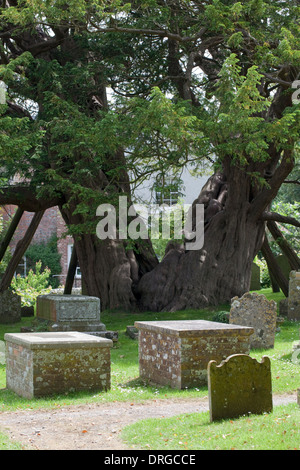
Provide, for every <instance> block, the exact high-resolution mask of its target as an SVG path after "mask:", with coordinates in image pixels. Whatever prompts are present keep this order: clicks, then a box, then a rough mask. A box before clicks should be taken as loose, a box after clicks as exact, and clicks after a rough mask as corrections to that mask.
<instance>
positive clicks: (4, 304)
mask: <svg viewBox="0 0 300 470" xmlns="http://www.w3.org/2000/svg"><path fill="white" fill-rule="evenodd" d="M19 321H21V297H20V296H19V295H17V294H14V293H13V292H12V291H11V290H9V289H8V290H6V291H4V292H2V293H1V294H0V323H3V324H6V323H17V322H19Z"/></svg>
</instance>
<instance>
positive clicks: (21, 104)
mask: <svg viewBox="0 0 300 470" xmlns="http://www.w3.org/2000/svg"><path fill="white" fill-rule="evenodd" d="M299 29H300V28H299V6H298V2H297V1H293V0H289V1H283V0H278V1H277V0H272V1H271V0H267V1H263V0H258V1H253V0H248V1H244V2H236V1H232V0H215V1H185V0H144V1H142V2H135V1H133V2H131V3H127V2H122V1H119V0H118V1H115V0H111V1H101V0H95V1H83V0H79V1H76V2H69V3H65V2H61V1H52V0H50V1H47V2H46V1H42V0H31V1H30V2H29V1H26V0H24V1H16V0H6V1H2V2H1V8H0V58H1V67H0V80H3V82H5V84H6V85H7V87H8V88H7V101H6V104H4V105H1V107H0V112H1V118H0V121H1V131H0V158H1V164H0V166H1V178H3V179H4V181H11V178H12V177H13V176H16V175H18V184H14V185H12V184H8V183H6V185H5V184H3V185H2V190H1V194H0V203H1V204H2V205H4V204H16V205H17V206H19V208H20V210H27V211H32V212H34V213H35V214H37V218H38V217H39V216H40V214H42V213H43V211H44V210H46V209H47V208H49V207H52V206H56V205H57V206H58V207H59V209H60V212H61V214H62V217H63V219H64V220H65V222H66V225H67V227H68V229H69V231H70V233H72V235H73V237H74V241H75V248H76V254H77V256H78V261H79V264H80V268H81V272H82V276H83V281H84V284H85V288H86V289H87V292H88V294H89V295H96V296H99V297H100V298H101V301H102V306H103V308H107V307H110V308H113V307H116V306H119V307H123V308H126V309H128V308H138V307H139V308H142V309H147V310H152V311H160V310H169V311H170V310H176V309H184V308H198V307H201V306H206V305H217V304H219V303H223V302H227V301H228V300H230V299H231V298H232V297H233V296H235V295H242V294H243V293H244V292H246V291H247V290H248V289H249V286H250V278H251V267H252V262H253V259H254V257H255V256H256V254H257V253H258V251H259V250H260V249H262V247H264V248H265V250H266V249H267V248H268V247H266V245H265V244H266V240H265V231H266V224H267V222H268V223H270V222H273V223H274V222H276V220H280V222H287V223H293V224H294V225H298V226H299V222H297V221H296V220H293V219H292V218H291V217H282V216H280V215H279V214H274V213H272V212H271V210H270V207H271V203H272V201H273V199H274V198H275V197H276V195H277V193H278V191H279V189H280V187H281V185H282V184H284V182H285V181H286V180H287V178H288V176H289V174H290V173H291V172H292V170H293V168H294V165H295V160H296V158H297V152H296V145H297V142H298V141H299V127H300V126H299V122H300V119H299V104H298V99H297V98H298V96H299V93H297V86H298V85H299V82H298V81H299V71H300V50H299V49H300V48H299V37H300V34H299V32H300V31H299ZM108 88H110V89H111V90H112V91H113V99H108V96H107V89H108ZM187 164H189V165H192V166H193V169H194V171H195V173H197V172H200V171H201V169H203V168H205V167H207V166H210V168H211V169H212V171H213V175H212V176H211V177H210V178H209V180H208V181H207V184H206V185H205V186H204V187H203V188H201V187H199V197H198V198H197V200H196V201H195V203H194V205H196V204H203V205H204V207H205V241H204V246H203V248H202V249H201V250H197V251H189V250H187V249H186V244H185V242H184V241H183V243H182V244H177V245H176V244H171V245H170V247H169V248H168V250H167V252H166V255H165V256H164V258H163V260H162V261H161V262H158V260H157V258H156V256H155V254H154V251H153V249H152V246H151V242H150V241H149V240H148V241H145V240H123V239H119V238H118V237H117V238H116V239H114V240H112V239H107V240H99V239H98V237H97V235H96V225H97V222H98V219H97V217H96V209H97V207H98V206H99V205H100V204H102V203H110V204H114V205H116V207H117V204H118V198H119V196H120V195H126V196H127V198H128V204H130V203H131V200H132V186H133V183H135V184H136V183H137V184H138V183H141V182H142V181H143V180H144V179H145V178H147V177H148V176H149V175H154V174H157V175H165V174H167V173H168V172H174V174H176V172H178V171H179V170H180V169H181V168H183V167H184V166H185V165H187ZM195 222H196V221H195ZM296 262H297V260H296Z"/></svg>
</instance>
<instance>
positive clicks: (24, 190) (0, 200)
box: [0, 185, 64, 212]
mask: <svg viewBox="0 0 300 470" xmlns="http://www.w3.org/2000/svg"><path fill="white" fill-rule="evenodd" d="M63 203H64V200H63V198H62V197H59V196H56V197H52V198H49V199H38V198H37V197H36V195H35V193H34V191H33V189H31V188H30V187H28V186H21V185H15V186H7V187H3V188H0V205H1V206H5V205H9V204H12V205H14V206H19V207H20V208H21V209H23V210H24V211H27V212H40V211H44V210H46V209H49V208H50V207H54V206H58V205H61V204H63Z"/></svg>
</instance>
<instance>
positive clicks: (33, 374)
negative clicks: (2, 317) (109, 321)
mask: <svg viewBox="0 0 300 470" xmlns="http://www.w3.org/2000/svg"><path fill="white" fill-rule="evenodd" d="M4 339H5V341H6V385H7V388H8V389H10V390H13V391H14V392H15V393H17V394H18V395H20V396H22V397H25V398H33V397H42V396H47V395H52V394H56V393H66V392H72V391H79V390H90V391H93V390H95V391H101V390H108V389H109V388H110V348H111V347H112V344H113V343H112V341H111V340H109V339H105V338H99V337H96V336H91V335H87V334H85V333H80V332H57V333H51V332H47V333H6V334H5V336H4Z"/></svg>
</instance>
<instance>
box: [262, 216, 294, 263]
mask: <svg viewBox="0 0 300 470" xmlns="http://www.w3.org/2000/svg"><path fill="white" fill-rule="evenodd" d="M267 227H268V229H269V231H270V232H271V235H272V237H273V238H274V240H275V241H276V243H277V245H278V246H279V248H280V249H281V251H282V253H283V254H284V255H285V256H286V257H287V259H288V261H289V263H290V266H291V269H292V270H295V271H298V270H299V269H300V259H299V258H298V256H297V254H296V253H295V251H294V250H293V248H292V247H291V246H290V244H289V243H288V242H287V240H286V239H285V238H284V236H283V234H282V233H281V231H280V230H279V228H278V227H277V224H276V222H274V221H268V223H267Z"/></svg>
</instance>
